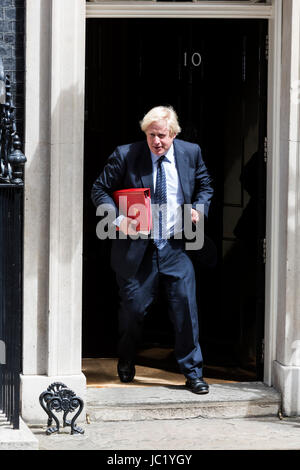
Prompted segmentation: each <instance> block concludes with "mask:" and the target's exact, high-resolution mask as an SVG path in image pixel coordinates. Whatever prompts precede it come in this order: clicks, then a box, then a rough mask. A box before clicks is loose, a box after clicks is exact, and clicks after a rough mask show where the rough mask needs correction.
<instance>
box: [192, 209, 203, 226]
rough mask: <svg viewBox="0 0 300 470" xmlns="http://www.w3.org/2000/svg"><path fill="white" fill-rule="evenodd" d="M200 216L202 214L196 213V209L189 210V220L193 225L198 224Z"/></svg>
mask: <svg viewBox="0 0 300 470" xmlns="http://www.w3.org/2000/svg"><path fill="white" fill-rule="evenodd" d="M201 216H202V214H201V213H200V212H198V211H196V209H191V218H192V222H193V224H196V223H197V222H199V220H200V217H201Z"/></svg>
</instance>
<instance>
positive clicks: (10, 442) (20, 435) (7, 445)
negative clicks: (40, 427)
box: [0, 414, 39, 450]
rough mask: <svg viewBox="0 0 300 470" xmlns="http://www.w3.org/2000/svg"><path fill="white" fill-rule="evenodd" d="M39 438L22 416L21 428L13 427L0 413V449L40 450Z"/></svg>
mask: <svg viewBox="0 0 300 470" xmlns="http://www.w3.org/2000/svg"><path fill="white" fill-rule="evenodd" d="M38 448H39V443H38V439H37V438H36V437H35V436H34V434H33V433H32V431H31V430H30V429H29V428H28V426H27V424H26V423H24V421H23V420H22V419H21V418H20V428H19V429H13V427H12V426H11V424H10V423H8V422H7V420H6V418H5V416H4V415H3V414H0V450H38Z"/></svg>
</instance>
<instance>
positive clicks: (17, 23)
mask: <svg viewBox="0 0 300 470" xmlns="http://www.w3.org/2000/svg"><path fill="white" fill-rule="evenodd" d="M24 43H25V0H0V55H1V57H2V60H3V65H4V70H5V73H7V74H9V75H10V77H11V83H12V93H13V102H14V105H15V106H16V108H17V109H16V117H17V130H18V134H19V136H20V138H21V140H22V142H23V140H24V107H25V99H24V82H25V53H24Z"/></svg>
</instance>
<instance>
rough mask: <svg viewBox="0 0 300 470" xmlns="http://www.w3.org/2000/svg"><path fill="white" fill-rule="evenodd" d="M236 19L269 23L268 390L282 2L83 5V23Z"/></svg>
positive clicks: (272, 342) (276, 245) (275, 258)
mask: <svg viewBox="0 0 300 470" xmlns="http://www.w3.org/2000/svg"><path fill="white" fill-rule="evenodd" d="M145 17H147V18H225V19H226V18H227V19H229V18H236V19H245V18H249V19H268V20H269V66H268V111H267V112H268V123H267V126H268V163H267V191H266V192H267V220H266V224H267V227H266V238H267V256H266V274H265V279H266V287H265V297H266V299H265V334H264V341H265V350H264V382H265V383H267V384H268V385H272V378H273V363H274V360H275V359H276V320H277V305H278V300H277V294H278V269H279V266H278V254H279V209H278V201H279V199H278V198H279V194H278V191H276V188H278V187H279V186H278V182H279V176H280V174H279V158H280V138H279V136H280V132H279V130H280V85H281V83H280V77H281V41H282V38H281V21H282V0H272V2H271V4H270V5H264V4H255V3H252V2H250V1H249V2H231V1H230V2H229V1H228V2H226V1H223V2H217V1H216V2H201V3H196V2H195V3H191V4H187V3H172V4H171V3H170V4H166V3H156V2H151V1H123V2H122V1H111V2H109V1H96V2H94V1H93V2H87V4H86V18H145Z"/></svg>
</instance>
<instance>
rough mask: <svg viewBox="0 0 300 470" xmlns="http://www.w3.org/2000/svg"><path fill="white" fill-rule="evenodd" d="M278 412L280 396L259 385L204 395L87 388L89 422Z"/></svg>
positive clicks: (176, 389)
mask: <svg viewBox="0 0 300 470" xmlns="http://www.w3.org/2000/svg"><path fill="white" fill-rule="evenodd" d="M280 409H281V396H280V394H279V393H278V392H277V391H276V390H275V389H274V388H272V387H268V386H267V385H265V384H263V383H261V382H240V383H222V384H211V385H210V391H209V393H208V394H206V395H196V394H194V393H191V392H190V391H188V390H186V388H185V387H184V386H150V387H137V386H134V385H132V386H126V387H121V386H120V387H104V388H94V387H89V388H88V390H87V401H86V413H87V415H88V416H87V417H88V418H89V420H90V421H91V422H97V421H141V420H154V419H186V418H196V417H203V418H244V417H258V416H276V415H278V413H279V411H280Z"/></svg>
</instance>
